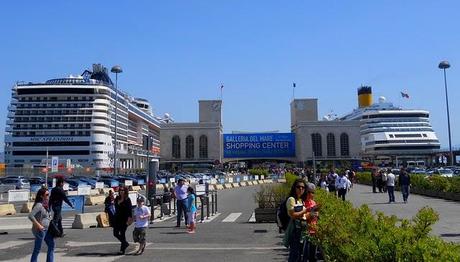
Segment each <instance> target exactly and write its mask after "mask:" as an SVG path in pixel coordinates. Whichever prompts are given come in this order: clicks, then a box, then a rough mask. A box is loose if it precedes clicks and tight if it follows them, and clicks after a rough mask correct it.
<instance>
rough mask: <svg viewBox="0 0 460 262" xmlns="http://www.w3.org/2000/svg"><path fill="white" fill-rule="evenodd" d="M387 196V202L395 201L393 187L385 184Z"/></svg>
mask: <svg viewBox="0 0 460 262" xmlns="http://www.w3.org/2000/svg"><path fill="white" fill-rule="evenodd" d="M387 190H388V197H389V198H390V200H389V202H395V187H394V186H387Z"/></svg>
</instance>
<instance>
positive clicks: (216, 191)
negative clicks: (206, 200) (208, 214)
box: [214, 191, 217, 213]
mask: <svg viewBox="0 0 460 262" xmlns="http://www.w3.org/2000/svg"><path fill="white" fill-rule="evenodd" d="M215 194H216V196H215V197H214V199H215V200H216V203H215V205H216V208H215V210H216V213H217V191H216V192H215Z"/></svg>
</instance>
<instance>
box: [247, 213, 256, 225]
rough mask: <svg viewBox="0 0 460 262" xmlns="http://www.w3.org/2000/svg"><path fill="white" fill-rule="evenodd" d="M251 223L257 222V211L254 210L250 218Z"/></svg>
mask: <svg viewBox="0 0 460 262" xmlns="http://www.w3.org/2000/svg"><path fill="white" fill-rule="evenodd" d="M248 222H249V223H255V222H256V213H255V212H252V215H251V217H250V218H249V221H248Z"/></svg>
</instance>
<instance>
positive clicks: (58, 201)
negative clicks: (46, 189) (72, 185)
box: [49, 177, 74, 237]
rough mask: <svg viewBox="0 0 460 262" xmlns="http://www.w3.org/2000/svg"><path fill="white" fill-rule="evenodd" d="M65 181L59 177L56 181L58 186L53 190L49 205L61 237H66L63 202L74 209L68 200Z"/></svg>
mask: <svg viewBox="0 0 460 262" xmlns="http://www.w3.org/2000/svg"><path fill="white" fill-rule="evenodd" d="M63 186H64V179H63V178H62V177H59V178H58V179H57V181H56V186H55V187H54V188H53V189H52V190H51V196H50V200H49V205H50V207H51V209H52V210H53V220H54V221H56V222H57V225H58V228H59V231H60V232H61V237H63V236H64V231H63V228H62V215H61V212H62V201H64V202H66V204H67V205H69V206H70V207H71V208H74V207H73V205H72V203H71V202H70V201H69V199H68V198H67V196H66V194H65V192H64V189H63Z"/></svg>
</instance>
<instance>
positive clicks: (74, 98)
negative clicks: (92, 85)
mask: <svg viewBox="0 0 460 262" xmlns="http://www.w3.org/2000/svg"><path fill="white" fill-rule="evenodd" d="M95 99H106V98H105V97H103V96H97V97H94V96H67V97H65V96H64V97H62V96H61V97H57V96H51V97H49V96H35V97H32V96H29V97H19V98H18V101H20V102H26V101H94V100H95Z"/></svg>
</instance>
